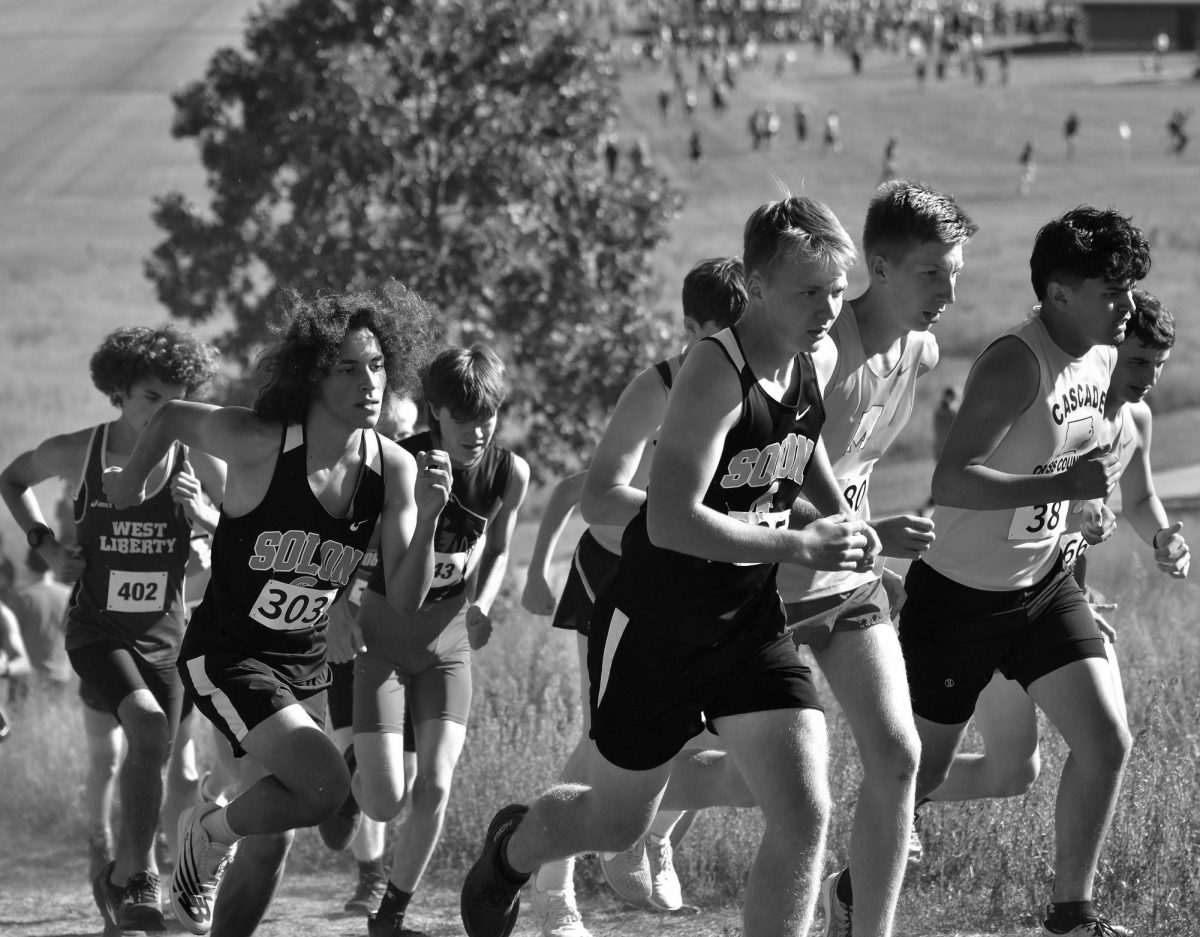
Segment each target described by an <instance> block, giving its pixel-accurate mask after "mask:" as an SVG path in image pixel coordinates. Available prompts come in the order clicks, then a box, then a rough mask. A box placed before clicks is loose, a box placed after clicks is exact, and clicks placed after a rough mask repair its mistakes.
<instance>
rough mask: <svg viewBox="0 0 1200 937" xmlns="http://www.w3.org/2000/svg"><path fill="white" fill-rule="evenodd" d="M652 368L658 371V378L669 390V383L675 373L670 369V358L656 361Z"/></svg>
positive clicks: (673, 378)
mask: <svg viewBox="0 0 1200 937" xmlns="http://www.w3.org/2000/svg"><path fill="white" fill-rule="evenodd" d="M654 370H655V371H657V372H658V379H659V380H660V381H662V383H663V387H664V388H666V389H667V390H670V389H671V383H672V382H673V381H674V380H675V373H674V372H673V371H672V370H671V359H669V358H668V359H666V360H665V361H660V362H658V364H656V365H655V366H654Z"/></svg>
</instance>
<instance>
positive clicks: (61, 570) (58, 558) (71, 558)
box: [39, 540, 87, 586]
mask: <svg viewBox="0 0 1200 937" xmlns="http://www.w3.org/2000/svg"><path fill="white" fill-rule="evenodd" d="M47 548H48V549H49V550H50V551H51V553H50V555H49V556H46V554H44V553H42V554H41V556H42V559H44V560H45V561H46V565H47V566H49V567H50V569H51V570H53V572H54V578H55V579H57V580H58V581H59V582H63V583H66V584H67V585H68V586H69V585H72V584H73V583H74V582H76V581H77V580H78V579H79V577H80V576H82V575H83V571H84V570H85V569H87V560H85V559H84V558H83V547H81V546H79V545H78V544H75V545H74V546H70V547H64V546H63V545H62V544H61V543H59V542H58V541H57V540H56V541H55V542H54V543H53V544H42V549H43V550H45V549H47ZM39 552H41V551H39Z"/></svg>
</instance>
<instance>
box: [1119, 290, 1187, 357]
mask: <svg viewBox="0 0 1200 937" xmlns="http://www.w3.org/2000/svg"><path fill="white" fill-rule="evenodd" d="M1125 334H1126V335H1132V336H1133V337H1134V338H1136V339H1137V340H1138V341H1139V342H1141V343H1142V344H1143V345H1146V346H1147V347H1149V348H1157V349H1159V350H1160V351H1162V350H1164V349H1167V348H1173V347H1174V346H1175V317H1174V316H1173V315H1171V311H1170V310H1169V309H1167V307H1166V306H1164V305H1163V304H1162V302H1161V301H1159V299H1158V297H1157V296H1155V295H1153V294H1152V293H1147V292H1146V291H1145V290H1134V291H1133V315H1131V316H1130V317H1129V326H1128V328H1126V330H1125Z"/></svg>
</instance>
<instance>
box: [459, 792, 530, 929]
mask: <svg viewBox="0 0 1200 937" xmlns="http://www.w3.org/2000/svg"><path fill="white" fill-rule="evenodd" d="M528 811H529V808H528V807H526V806H525V805H524V804H509V805H508V806H507V807H502V808H501V809H500V810H499V811H498V812H497V814H496V815H495V816H494V817H492V822H491V823H490V824H488V829H487V835H486V836H485V837H484V840H483V851H482V852H481V853H480V855H479V858H478V859H477V860H476V862H475V864H474V865H473V866H471V870H470V871H469V872H467V877H466V879H465V880H464V881H463V887H462V898H461V900H460V904H459V912H460V914H461V915H462V922H463V927H465V928H466V931H467V937H508V935H509V934H511V933H512V929H513V927H514V926H515V925H516V923H517V914H518V913H519V912H520V910H521V888H522V886H524V884H525V883H526V882H527V881H529V876H528V875H523V876H521V878H520V880H519V881H513V880H512V879H511V878H509V877H508V876H507V875H505V874H504V873H503V872H502V871H501V869H500V850H501V848H502V847H503V845H504V842H505V840H507V839H508V837H509V836H511V835H512V833H513V831H514V830H515V829H516V828H517V826H518V825H519V824H520V822H521V818H522V817H524V816H525V814H526V813H527V812H528Z"/></svg>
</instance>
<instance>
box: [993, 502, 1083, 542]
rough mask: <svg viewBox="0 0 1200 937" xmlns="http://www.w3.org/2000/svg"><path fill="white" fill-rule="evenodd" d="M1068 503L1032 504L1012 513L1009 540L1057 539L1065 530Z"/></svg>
mask: <svg viewBox="0 0 1200 937" xmlns="http://www.w3.org/2000/svg"><path fill="white" fill-rule="evenodd" d="M1069 504H1070V502H1068V501H1051V502H1050V503H1049V504H1034V505H1031V506H1030V507H1025V508H1019V509H1017V510H1016V511H1013V520H1012V525H1011V526H1010V527H1009V528H1008V539H1009V540H1047V539H1049V538H1050V537H1057V536H1058V535H1059V534H1061V533H1062V532H1063V531H1064V530H1066V528H1067V507H1068V505H1069Z"/></svg>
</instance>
